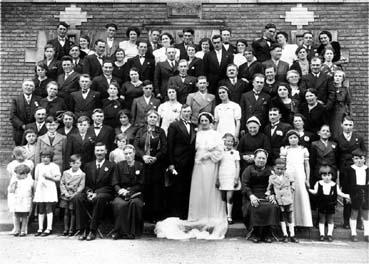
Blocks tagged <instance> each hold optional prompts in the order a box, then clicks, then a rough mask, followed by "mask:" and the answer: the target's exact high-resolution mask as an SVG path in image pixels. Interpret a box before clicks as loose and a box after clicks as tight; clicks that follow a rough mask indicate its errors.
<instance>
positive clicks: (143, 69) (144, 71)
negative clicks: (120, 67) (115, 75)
mask: <svg viewBox="0 0 369 264" xmlns="http://www.w3.org/2000/svg"><path fill="white" fill-rule="evenodd" d="M127 65H128V69H131V68H133V67H135V68H137V69H138V72H139V75H140V80H141V81H145V80H150V81H153V80H154V72H155V58H154V57H152V56H149V55H148V56H145V60H144V63H143V64H141V62H140V56H139V55H137V56H136V57H133V58H130V59H129V60H128V61H127Z"/></svg>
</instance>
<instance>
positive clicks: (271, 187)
mask: <svg viewBox="0 0 369 264" xmlns="http://www.w3.org/2000/svg"><path fill="white" fill-rule="evenodd" d="M294 182H295V181H294V175H288V174H287V173H285V174H284V175H283V177H282V178H280V177H279V176H277V175H276V174H272V175H270V177H269V183H268V187H267V194H268V195H270V194H272V193H274V194H275V198H276V200H277V202H278V205H280V206H281V205H290V204H292V203H293V191H294V190H295V185H294Z"/></svg>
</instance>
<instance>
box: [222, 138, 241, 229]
mask: <svg viewBox="0 0 369 264" xmlns="http://www.w3.org/2000/svg"><path fill="white" fill-rule="evenodd" d="M223 140H224V146H225V150H224V154H223V158H222V159H221V160H220V163H219V173H218V179H217V182H216V186H217V188H219V190H220V191H221V192H222V199H223V201H226V203H227V220H228V224H232V223H233V220H232V209H233V191H236V190H240V188H241V183H240V177H239V175H240V154H239V152H238V151H237V150H235V149H234V147H235V146H236V145H237V142H236V138H235V137H234V136H233V135H232V134H231V133H226V134H224V136H223Z"/></svg>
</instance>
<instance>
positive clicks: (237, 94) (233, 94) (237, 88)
mask: <svg viewBox="0 0 369 264" xmlns="http://www.w3.org/2000/svg"><path fill="white" fill-rule="evenodd" d="M219 86H226V87H228V89H229V90H230V94H229V99H230V100H231V101H233V102H235V103H237V104H239V103H240V101H241V96H242V94H243V93H246V92H248V91H250V89H249V86H248V85H247V83H246V82H245V81H243V80H241V79H238V78H237V82H236V83H235V84H234V85H233V84H232V82H231V81H230V80H229V78H227V79H224V80H221V81H220V82H219Z"/></svg>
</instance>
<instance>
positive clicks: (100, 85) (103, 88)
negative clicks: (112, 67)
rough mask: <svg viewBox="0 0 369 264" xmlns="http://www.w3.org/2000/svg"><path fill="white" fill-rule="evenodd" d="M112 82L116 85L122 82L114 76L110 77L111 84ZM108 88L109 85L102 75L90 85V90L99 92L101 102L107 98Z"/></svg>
mask: <svg viewBox="0 0 369 264" xmlns="http://www.w3.org/2000/svg"><path fill="white" fill-rule="evenodd" d="M112 81H116V82H117V83H118V84H119V83H121V82H122V81H121V80H120V79H118V78H116V77H114V76H112V79H111V82H112ZM108 88H109V83H108V80H107V79H106V77H105V75H104V74H101V75H99V76H96V77H95V78H93V80H92V83H91V90H94V91H97V92H99V93H100V99H101V100H102V99H105V98H108V97H109V94H108ZM118 90H119V87H118Z"/></svg>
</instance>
